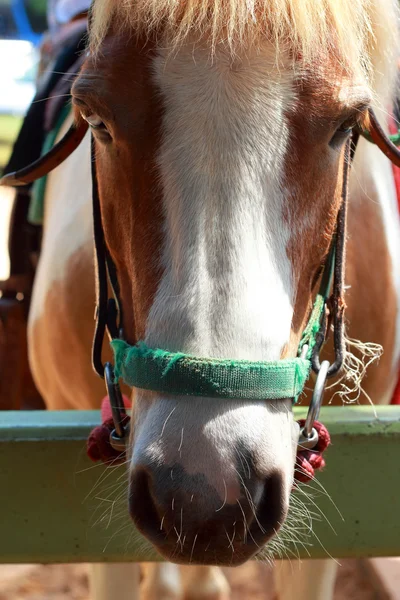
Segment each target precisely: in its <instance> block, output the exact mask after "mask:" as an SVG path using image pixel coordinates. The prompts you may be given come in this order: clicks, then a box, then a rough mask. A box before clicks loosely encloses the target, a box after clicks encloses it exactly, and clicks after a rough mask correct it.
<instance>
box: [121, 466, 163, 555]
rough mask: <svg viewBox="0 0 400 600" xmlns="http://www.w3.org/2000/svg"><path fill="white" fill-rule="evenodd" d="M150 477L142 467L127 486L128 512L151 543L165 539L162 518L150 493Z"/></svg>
mask: <svg viewBox="0 0 400 600" xmlns="http://www.w3.org/2000/svg"><path fill="white" fill-rule="evenodd" d="M151 488H152V477H151V475H150V473H149V472H148V471H147V470H146V469H144V468H140V469H137V470H136V471H135V473H134V475H133V478H132V479H131V483H130V487H129V513H130V515H131V518H132V519H133V521H134V523H135V525H136V527H137V528H138V529H139V531H140V532H141V533H143V534H144V535H145V536H146V537H147V538H149V539H150V540H151V541H152V542H153V543H156V542H157V541H158V542H160V541H161V540H164V539H165V534H164V532H163V530H162V519H161V517H160V515H159V513H158V511H157V507H156V504H155V501H154V498H153V495H152V493H151Z"/></svg>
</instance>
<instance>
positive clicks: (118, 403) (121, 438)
mask: <svg viewBox="0 0 400 600" xmlns="http://www.w3.org/2000/svg"><path fill="white" fill-rule="evenodd" d="M104 378H105V382H106V388H107V393H108V397H109V399H110V406H111V413H112V418H113V421H114V429H113V431H112V432H111V433H110V444H111V446H112V447H113V448H114V450H117V451H118V452H124V450H125V448H126V444H127V441H128V437H129V427H128V426H126V425H124V423H123V419H124V417H125V415H126V410H125V405H124V401H123V399H122V394H121V389H120V387H119V384H118V383H115V377H114V368H113V366H112V364H111V363H106V364H105V365H104Z"/></svg>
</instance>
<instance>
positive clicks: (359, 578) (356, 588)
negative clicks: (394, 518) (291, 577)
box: [0, 560, 386, 600]
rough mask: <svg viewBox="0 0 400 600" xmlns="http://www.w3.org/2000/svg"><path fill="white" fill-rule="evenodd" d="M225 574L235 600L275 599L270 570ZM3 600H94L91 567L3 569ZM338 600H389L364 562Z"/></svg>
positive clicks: (344, 581)
mask: <svg viewBox="0 0 400 600" xmlns="http://www.w3.org/2000/svg"><path fill="white" fill-rule="evenodd" d="M224 571H225V573H226V575H227V577H228V579H229V581H230V583H231V586H232V590H233V594H232V600H272V598H273V581H272V575H271V570H270V569H269V568H268V567H266V566H263V565H260V564H258V563H249V564H248V565H245V566H244V567H240V568H239V569H225V570H224ZM0 600H90V599H89V591H88V577H87V566H86V565H55V566H42V565H39V566H36V565H24V566H19V565H17V566H0ZM294 600H295V599H294ZM321 600H322V599H321ZM335 600H386V597H385V596H382V595H381V594H379V592H377V590H376V589H375V588H374V586H373V584H372V582H371V581H370V578H369V577H368V576H367V575H366V572H365V570H364V568H363V566H362V563H361V562H358V561H349V560H346V561H343V562H342V565H341V568H340V570H339V577H338V580H337V583H336V591H335Z"/></svg>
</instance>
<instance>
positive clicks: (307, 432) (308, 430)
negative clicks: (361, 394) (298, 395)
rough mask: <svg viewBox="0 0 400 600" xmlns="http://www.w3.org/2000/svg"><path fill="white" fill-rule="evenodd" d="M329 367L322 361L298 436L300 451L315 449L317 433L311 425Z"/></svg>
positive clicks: (319, 408) (318, 408)
mask: <svg viewBox="0 0 400 600" xmlns="http://www.w3.org/2000/svg"><path fill="white" fill-rule="evenodd" d="M329 367H330V363H329V361H327V360H324V361H323V362H322V363H321V367H320V370H319V372H318V376H317V381H316V383H315V388H314V392H313V395H312V399H311V403H310V406H309V408H308V413H307V418H306V422H305V424H304V427H303V428H302V429H301V431H300V435H299V441H298V448H299V449H300V450H304V449H312V448H315V446H316V445H317V444H318V439H319V436H318V431H317V430H316V429H315V428H314V427H313V425H314V422H315V421H316V420H317V419H318V416H319V412H320V410H321V406H322V400H323V398H324V391H325V384H326V380H327V377H328V371H329Z"/></svg>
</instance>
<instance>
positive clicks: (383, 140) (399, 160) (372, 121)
mask: <svg viewBox="0 0 400 600" xmlns="http://www.w3.org/2000/svg"><path fill="white" fill-rule="evenodd" d="M368 113H369V114H368V117H369V123H368V124H367V127H366V130H367V132H368V133H369V135H370V136H371V139H372V141H373V142H374V144H376V145H377V146H378V148H379V149H380V150H381V151H382V152H383V153H384V154H385V155H386V156H387V157H388V159H389V160H390V161H391V162H392V163H393V164H394V165H395V166H396V167H400V150H399V149H398V148H397V146H395V145H394V144H393V142H392V141H391V139H390V138H389V137H388V136H387V135H386V133H385V132H384V131H383V129H382V127H381V126H380V124H379V122H378V119H377V118H376V115H375V113H374V111H373V110H372V108H370V109H369V111H368Z"/></svg>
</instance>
